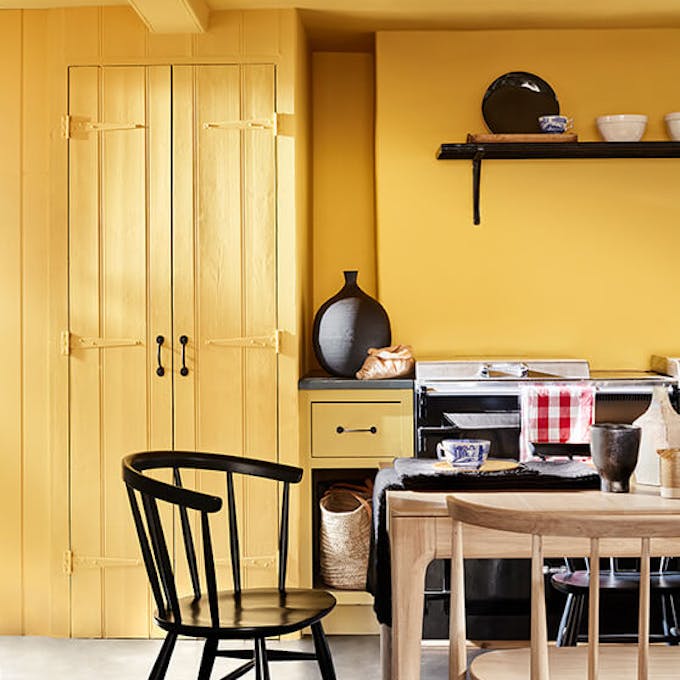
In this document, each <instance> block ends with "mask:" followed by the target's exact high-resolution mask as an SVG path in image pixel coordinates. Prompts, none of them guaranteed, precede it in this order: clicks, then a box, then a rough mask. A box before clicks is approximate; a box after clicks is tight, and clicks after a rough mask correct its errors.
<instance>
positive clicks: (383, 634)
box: [380, 623, 392, 680]
mask: <svg viewBox="0 0 680 680" xmlns="http://www.w3.org/2000/svg"><path fill="white" fill-rule="evenodd" d="M380 671H381V678H382V680H392V628H391V626H386V625H385V624H384V623H382V624H380Z"/></svg>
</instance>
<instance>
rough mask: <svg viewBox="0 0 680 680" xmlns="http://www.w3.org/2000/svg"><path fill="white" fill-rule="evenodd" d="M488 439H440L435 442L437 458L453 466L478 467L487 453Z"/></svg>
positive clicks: (489, 446) (489, 443) (489, 444)
mask: <svg viewBox="0 0 680 680" xmlns="http://www.w3.org/2000/svg"><path fill="white" fill-rule="evenodd" d="M490 448H491V442H490V441H489V440H488V439H442V440H441V441H440V442H439V443H438V444H437V458H439V460H445V461H446V462H448V463H451V465H453V466H454V467H468V468H478V467H480V466H481V465H482V463H484V461H485V460H486V458H487V456H488V455H489V449H490Z"/></svg>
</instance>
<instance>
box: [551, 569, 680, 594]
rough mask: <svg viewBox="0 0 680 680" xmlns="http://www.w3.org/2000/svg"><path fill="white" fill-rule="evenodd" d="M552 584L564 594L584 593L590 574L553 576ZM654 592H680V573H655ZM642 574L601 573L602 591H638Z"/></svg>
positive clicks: (652, 583)
mask: <svg viewBox="0 0 680 680" xmlns="http://www.w3.org/2000/svg"><path fill="white" fill-rule="evenodd" d="M551 582H552V584H553V586H555V588H556V589H557V590H560V591H561V592H563V593H582V592H583V591H587V590H588V588H589V587H590V573H589V572H587V571H573V572H564V573H559V574H553V575H552V579H551ZM650 584H651V588H652V590H665V591H676V590H677V591H680V572H677V571H665V572H663V573H660V572H653V573H652V575H651V578H650ZM639 587H640V574H639V572H637V571H614V572H612V571H601V572H600V590H638V588H639Z"/></svg>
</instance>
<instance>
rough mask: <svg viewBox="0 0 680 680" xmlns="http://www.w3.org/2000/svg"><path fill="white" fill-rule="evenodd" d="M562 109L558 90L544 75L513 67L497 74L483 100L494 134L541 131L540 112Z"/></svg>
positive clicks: (554, 111) (556, 111)
mask: <svg viewBox="0 0 680 680" xmlns="http://www.w3.org/2000/svg"><path fill="white" fill-rule="evenodd" d="M559 112H560V103H559V102H558V101H557V97H556V96H555V92H554V90H553V89H552V87H550V85H548V83H546V82H545V80H543V79H542V78H539V77H538V76H537V75H534V74H533V73H527V72H526V71H512V72H511V73H505V74H504V75H502V76H500V77H498V78H496V80H494V81H493V83H491V85H489V87H488V89H487V91H486V92H485V93H484V99H483V100H482V115H483V116H484V121H485V122H486V125H487V127H488V128H489V130H490V131H491V132H493V133H495V134H522V133H535V132H541V128H540V126H539V124H538V117H539V116H551V115H556V114H558V113H559Z"/></svg>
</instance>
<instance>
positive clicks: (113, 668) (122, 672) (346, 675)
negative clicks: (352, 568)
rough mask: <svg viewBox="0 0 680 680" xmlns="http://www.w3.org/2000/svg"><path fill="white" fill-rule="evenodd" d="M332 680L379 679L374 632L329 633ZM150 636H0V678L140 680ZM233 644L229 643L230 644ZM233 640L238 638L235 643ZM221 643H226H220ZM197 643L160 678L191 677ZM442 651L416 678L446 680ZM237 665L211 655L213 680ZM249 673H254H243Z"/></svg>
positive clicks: (297, 673)
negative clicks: (334, 675)
mask: <svg viewBox="0 0 680 680" xmlns="http://www.w3.org/2000/svg"><path fill="white" fill-rule="evenodd" d="M329 642H330V645H331V650H332V653H333V659H334V662H335V669H336V672H337V676H338V680H356V679H360V680H368V679H369V678H370V679H371V680H379V678H380V651H379V641H378V637H376V636H366V637H349V636H347V637H345V636H331V637H329ZM160 644H161V642H160V641H156V640H61V639H53V638H40V637H0V680H37V679H38V678H50V679H51V680H62V679H63V680H86V679H87V680H92V679H93V678H96V679H97V680H146V678H147V676H148V673H149V671H150V670H151V666H152V665H153V662H154V659H155V657H156V654H157V653H158V650H159V648H160ZM232 644H233V643H232ZM236 645H238V643H236ZM221 646H226V645H225V643H223V644H222V645H221ZM270 646H271V647H272V648H275V647H280V648H283V649H301V650H310V651H311V649H312V644H311V640H310V639H309V638H305V639H303V640H301V641H294V642H282V643H278V642H276V643H275V642H272V643H270ZM201 651H202V643H201V642H197V641H195V640H182V639H180V640H179V641H178V642H177V646H176V647H175V652H174V654H173V657H172V661H171V662H170V669H169V670H168V674H167V676H166V680H194V679H195V678H196V675H197V673H198V666H199V661H200V658H201ZM447 656H448V653H447V650H445V649H442V648H437V649H432V648H429V649H428V648H426V649H424V650H423V665H422V673H421V677H422V678H425V679H427V680H446V678H447ZM238 665H239V662H238V661H234V660H231V659H217V661H216V662H215V668H214V669H213V676H212V677H213V678H214V679H215V680H217V679H218V678H221V677H223V676H224V675H226V673H228V672H229V671H230V670H233V669H234V668H236V667H237V666H238ZM270 670H271V675H272V680H317V679H319V678H320V677H321V676H320V675H319V671H318V668H317V666H316V664H315V662H313V661H304V662H298V661H291V662H285V663H272V664H270ZM244 677H245V678H246V679H248V678H254V673H250V674H249V675H246V676H244Z"/></svg>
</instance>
